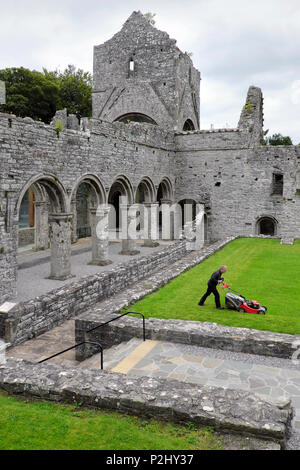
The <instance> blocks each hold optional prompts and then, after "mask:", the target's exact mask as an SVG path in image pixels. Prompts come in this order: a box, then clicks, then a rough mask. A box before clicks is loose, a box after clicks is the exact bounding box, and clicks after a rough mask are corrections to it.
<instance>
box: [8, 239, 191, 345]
mask: <svg viewBox="0 0 300 470" xmlns="http://www.w3.org/2000/svg"><path fill="white" fill-rule="evenodd" d="M185 254H186V246H185V243H184V242H178V243H176V244H174V245H172V246H169V247H166V248H163V249H162V250H161V251H157V252H155V253H153V254H151V255H148V256H144V257H143V258H140V259H138V260H132V261H130V262H129V263H126V264H117V265H115V266H114V269H112V270H111V271H108V272H103V273H99V274H95V275H93V276H87V277H85V278H82V279H81V280H79V281H77V282H74V283H72V284H68V285H67V286H64V287H61V288H59V289H56V290H53V291H51V292H49V293H48V294H45V295H42V296H40V297H36V298H35V299H32V300H30V301H28V302H23V303H20V304H18V305H17V306H16V307H15V308H14V309H13V310H11V311H10V312H9V313H8V314H1V315H0V333H1V335H2V337H3V338H4V339H5V341H6V342H9V343H10V344H11V345H14V346H15V345H17V344H20V343H23V342H24V341H26V340H28V339H31V338H33V337H36V336H38V335H41V334H42V333H45V332H46V331H49V330H51V329H52V328H54V327H55V326H57V325H59V324H61V323H63V322H64V321H66V320H68V319H70V318H72V317H74V316H75V315H78V314H79V313H81V312H84V311H86V310H87V309H88V308H89V307H91V306H92V305H93V304H95V303H96V302H99V301H101V300H103V299H106V298H108V297H110V296H113V295H115V294H116V293H117V292H119V291H121V290H122V289H125V288H127V287H128V286H130V285H131V284H133V283H135V282H138V281H139V280H141V279H144V278H145V277H147V276H149V275H150V274H151V273H155V272H156V271H157V270H159V269H162V268H163V267H166V266H168V265H170V264H172V263H173V262H175V261H176V260H178V259H179V258H180V257H182V256H183V255H185Z"/></svg>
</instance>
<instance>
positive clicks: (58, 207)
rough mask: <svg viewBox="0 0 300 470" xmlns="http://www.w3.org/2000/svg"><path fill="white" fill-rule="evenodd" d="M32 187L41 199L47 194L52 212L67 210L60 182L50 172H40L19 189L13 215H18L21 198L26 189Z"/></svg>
mask: <svg viewBox="0 0 300 470" xmlns="http://www.w3.org/2000/svg"><path fill="white" fill-rule="evenodd" d="M30 187H32V188H33V189H34V190H35V192H36V194H39V195H40V197H41V200H42V199H43V197H45V195H46V194H47V196H48V198H49V203H50V207H51V210H52V211H53V212H67V207H68V205H67V196H66V191H65V188H64V186H63V185H62V183H60V181H59V180H58V179H57V178H56V177H55V176H53V175H51V174H40V175H37V176H34V177H32V178H30V179H29V180H28V181H27V183H25V185H24V186H23V188H22V189H21V191H20V194H19V197H18V200H17V203H16V206H15V215H16V216H17V217H18V214H19V210H20V206H21V202H22V199H23V197H24V195H25V193H26V192H27V191H28V189H29V188H30Z"/></svg>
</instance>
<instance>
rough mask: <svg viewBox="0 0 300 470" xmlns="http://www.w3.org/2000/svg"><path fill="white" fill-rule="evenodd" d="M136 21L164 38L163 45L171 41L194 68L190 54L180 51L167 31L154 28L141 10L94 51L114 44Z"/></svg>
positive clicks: (134, 12)
mask: <svg viewBox="0 0 300 470" xmlns="http://www.w3.org/2000/svg"><path fill="white" fill-rule="evenodd" d="M136 19H138V20H139V22H140V26H145V27H146V28H148V29H149V31H155V32H156V33H159V34H160V35H161V37H162V43H163V42H165V41H169V42H170V43H172V44H173V45H174V48H175V49H176V50H177V52H178V53H179V54H181V55H183V56H186V57H188V58H189V60H190V62H191V65H193V66H194V64H193V61H192V59H191V58H190V56H189V55H188V53H187V52H182V51H181V50H180V49H179V47H178V46H177V40H176V39H173V38H171V37H170V35H169V34H168V33H167V32H166V31H161V30H160V29H158V28H156V27H155V26H153V25H152V24H151V23H150V22H149V21H148V20H147V18H145V16H144V15H143V13H142V12H141V11H140V10H138V11H133V12H132V14H131V15H130V16H129V18H128V19H127V20H126V21H125V23H124V24H123V26H122V28H121V29H120V30H119V31H118V32H117V33H115V34H114V35H113V36H112V37H111V38H110V39H107V40H106V41H104V42H103V43H102V44H98V45H95V46H94V50H95V51H96V50H97V49H101V48H102V47H104V46H107V45H109V43H110V42H113V41H115V40H116V39H118V37H119V35H121V34H123V32H124V30H125V29H126V26H127V25H129V24H130V23H131V22H133V21H134V20H136Z"/></svg>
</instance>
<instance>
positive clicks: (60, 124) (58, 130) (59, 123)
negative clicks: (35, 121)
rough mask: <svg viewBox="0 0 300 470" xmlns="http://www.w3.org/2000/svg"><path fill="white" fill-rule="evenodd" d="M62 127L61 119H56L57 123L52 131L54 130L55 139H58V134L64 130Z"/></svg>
mask: <svg viewBox="0 0 300 470" xmlns="http://www.w3.org/2000/svg"><path fill="white" fill-rule="evenodd" d="M64 127H65V126H64V123H63V122H62V120H61V119H57V121H55V124H54V129H55V130H56V133H57V137H59V134H60V133H61V132H62V131H63V130H64Z"/></svg>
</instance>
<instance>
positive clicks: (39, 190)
mask: <svg viewBox="0 0 300 470" xmlns="http://www.w3.org/2000/svg"><path fill="white" fill-rule="evenodd" d="M28 195H30V198H29V201H28V207H26V209H27V211H28V214H27V215H28V219H29V220H30V222H28V224H27V226H26V224H24V223H23V224H22V222H21V216H22V207H24V200H25V198H26V197H28ZM51 212H52V213H66V212H67V197H66V192H65V190H64V187H63V185H62V184H61V183H60V182H59V181H58V180H57V178H56V177H54V176H53V175H49V174H46V175H45V174H42V175H36V176H34V177H32V178H30V179H29V180H28V181H27V182H26V184H25V185H24V186H23V188H22V189H21V191H20V194H19V197H18V199H17V201H16V205H15V208H14V218H15V220H16V221H17V227H18V235H17V240H18V245H19V246H27V245H33V248H34V249H35V250H36V251H38V250H44V249H46V248H48V247H49V224H48V217H49V214H50V213H51Z"/></svg>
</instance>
